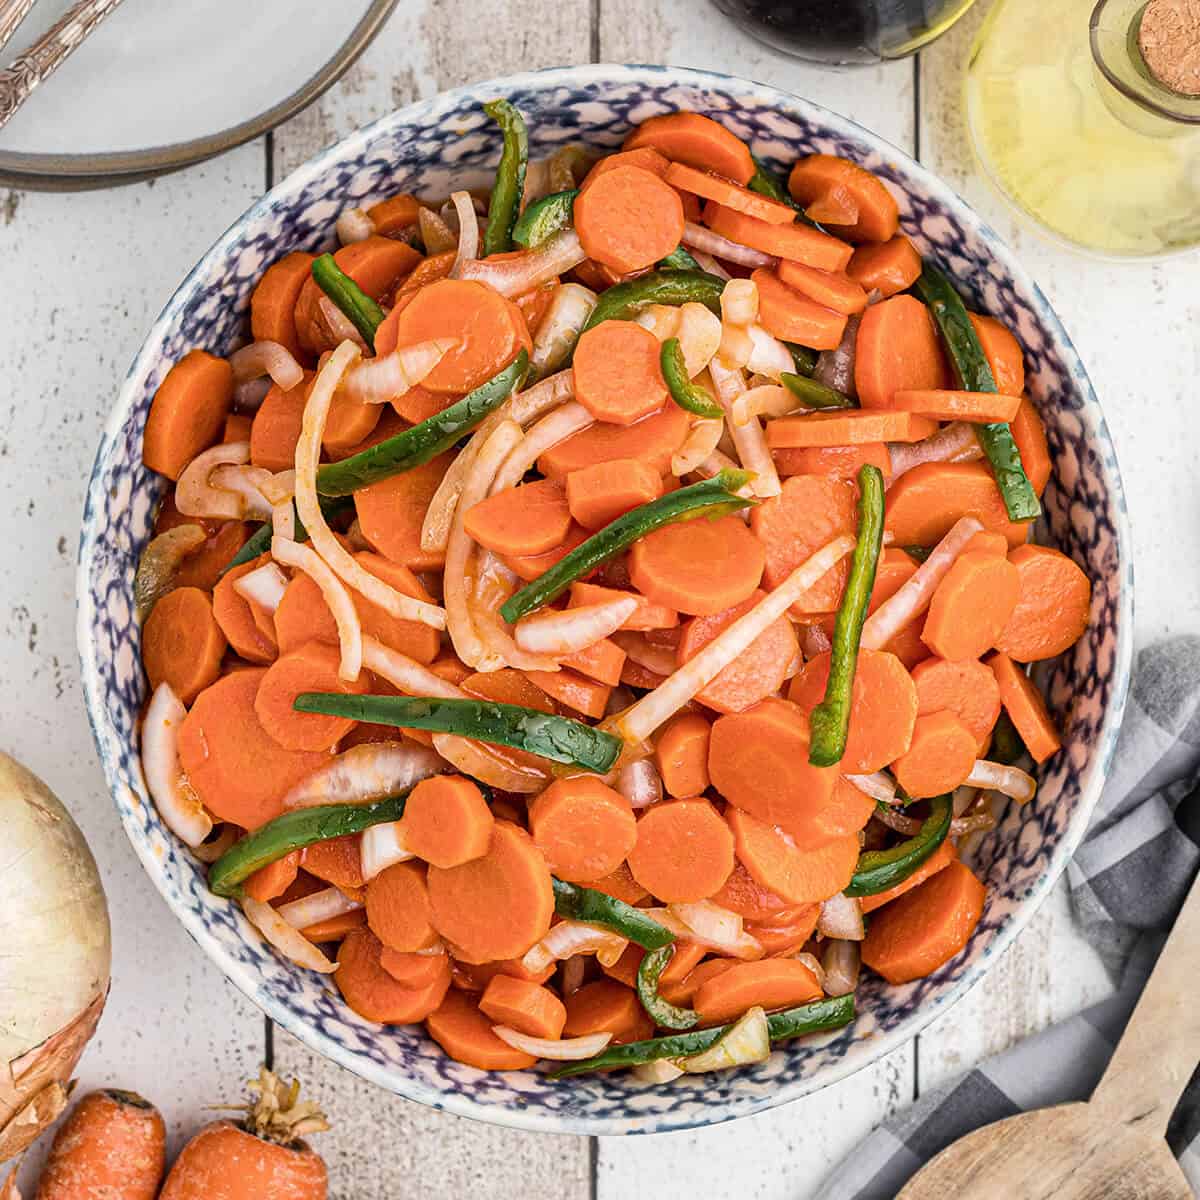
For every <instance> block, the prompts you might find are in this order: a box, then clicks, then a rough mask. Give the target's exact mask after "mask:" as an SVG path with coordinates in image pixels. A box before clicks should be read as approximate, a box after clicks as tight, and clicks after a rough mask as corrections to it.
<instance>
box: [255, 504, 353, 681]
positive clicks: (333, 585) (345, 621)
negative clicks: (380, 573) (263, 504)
mask: <svg viewBox="0 0 1200 1200" xmlns="http://www.w3.org/2000/svg"><path fill="white" fill-rule="evenodd" d="M309 528H310V529H311V526H310V527H309ZM271 557H272V558H273V559H275V561H276V562H280V563H283V565H284V566H285V567H293V568H295V570H297V571H303V572H304V574H305V575H307V576H308V577H309V578H310V579H311V580H312V581H313V583H315V584H316V585H317V587H319V588H320V589H321V595H322V596H323V597H324V599H325V603H326V605H327V606H328V607H329V611H330V612H331V613H332V614H333V621H334V624H335V625H336V626H337V631H338V646H339V647H340V649H341V656H342V657H341V663H340V665H339V666H338V676H339V677H340V678H342V679H346V680H355V679H357V678H358V676H359V673H360V672H361V671H362V662H363V647H362V637H363V633H362V622H361V621H360V620H359V617H358V609H356V608H355V607H354V601H353V600H352V599H351V598H350V593H349V592H348V591H347V590H346V588H345V585H344V584H343V583H342V581H341V580H340V579H339V578H338V577H337V576H336V575H335V574H334V573H333V572H332V571H331V570H330V569H329V567H328V566H327V565H326V564H325V562H324V560H323V559H322V558H321V556H320V555H319V554H318V553H317V552H316V551H315V550H314V549H313V548H312V547H311V546H309V545H307V544H306V543H304V542H289V541H288V540H287V539H286V538H272V539H271Z"/></svg>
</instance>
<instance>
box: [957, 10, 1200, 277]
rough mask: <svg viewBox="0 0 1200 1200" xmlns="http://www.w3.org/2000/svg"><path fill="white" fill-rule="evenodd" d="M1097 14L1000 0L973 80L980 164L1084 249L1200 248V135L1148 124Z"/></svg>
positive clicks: (1118, 252) (1172, 125)
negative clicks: (1095, 26) (1113, 60)
mask: <svg viewBox="0 0 1200 1200" xmlns="http://www.w3.org/2000/svg"><path fill="white" fill-rule="evenodd" d="M1093 4H1094V0H998V2H997V4H996V7H995V8H994V9H993V10H992V12H991V13H990V14H989V16H988V20H987V22H986V23H985V24H984V26H983V29H982V30H981V31H980V34H979V39H978V42H977V44H976V47H975V50H974V53H973V55H972V58H971V62H970V65H969V67H968V70H967V81H966V104H967V119H968V123H969V125H970V130H971V136H972V138H973V140H974V144H975V150H976V153H977V154H978V155H979V157H980V159H981V160H982V163H983V166H984V168H985V169H986V171H987V172H988V174H989V175H990V176H991V177H992V180H993V182H994V183H996V184H997V185H998V186H999V188H1000V189H1001V191H1003V192H1004V193H1006V194H1007V196H1008V197H1009V198H1010V199H1011V200H1012V201H1013V202H1014V203H1015V204H1017V205H1018V207H1020V208H1022V209H1024V210H1025V211H1026V212H1027V213H1028V214H1029V215H1031V216H1032V217H1034V218H1035V219H1036V220H1037V221H1039V222H1041V223H1042V224H1043V225H1045V226H1046V227H1047V228H1048V229H1050V230H1051V231H1052V232H1053V233H1055V234H1057V235H1058V236H1059V237H1060V238H1063V239H1065V240H1066V241H1068V242H1070V243H1072V244H1073V245H1075V246H1079V247H1082V248H1085V249H1088V250H1092V251H1095V252H1097V253H1099V254H1103V255H1110V256H1121V257H1125V256H1130V257H1148V256H1153V255H1160V254H1166V253H1170V252H1172V251H1176V250H1184V249H1187V248H1189V247H1192V246H1195V245H1197V244H1200V130H1198V129H1197V128H1196V127H1195V126H1189V125H1186V124H1183V123H1181V122H1175V121H1169V120H1166V119H1165V118H1161V117H1158V116H1153V115H1150V114H1146V113H1144V112H1143V111H1142V110H1140V109H1137V107H1136V106H1134V105H1132V104H1131V102H1129V101H1128V100H1126V99H1125V98H1124V97H1122V96H1121V95H1120V94H1119V93H1117V92H1116V90H1115V89H1114V88H1112V85H1111V84H1110V83H1109V82H1108V81H1107V80H1105V79H1104V77H1103V76H1102V75H1101V74H1100V72H1099V71H1098V69H1097V67H1096V65H1095V63H1094V61H1093V58H1092V52H1091V47H1090V45H1089V41H1088V18H1089V16H1090V14H1091V11H1092V7H1093ZM1114 110H1115V111H1116V112H1119V113H1121V114H1122V116H1123V117H1125V118H1126V119H1124V120H1123V119H1121V118H1120V117H1118V116H1117V115H1114Z"/></svg>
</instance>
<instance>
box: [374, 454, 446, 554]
mask: <svg viewBox="0 0 1200 1200" xmlns="http://www.w3.org/2000/svg"><path fill="white" fill-rule="evenodd" d="M452 457H453V456H452V455H450V454H442V455H439V456H438V457H437V458H435V459H432V460H430V461H429V462H427V463H423V464H422V465H421V466H419V467H413V469H412V470H411V471H404V472H402V473H401V474H399V475H393V476H392V477H391V478H390V479H383V480H381V481H380V482H379V483H373V484H371V486H370V487H365V488H362V489H361V490H359V491H357V492H355V493H354V507H355V510H356V511H357V513H358V522H359V525H360V526H361V528H362V532H363V537H365V538H366V539H367V541H368V542H370V543H371V545H372V547H374V549H376V550H378V551H379V553H380V554H382V555H383V556H384V557H385V558H390V559H391V560H392V562H397V563H401V564H403V565H404V566H406V567H410V568H411V569H412V570H414V571H428V570H430V569H434V568H438V567H441V566H442V564H443V563H444V562H445V560H446V555H445V552H444V551H441V550H425V549H423V548H422V546H421V525H422V524H423V523H424V520H425V514H426V512H427V511H428V509H429V502H430V501H431V500H432V499H433V494H434V492H436V491H437V489H438V484H440V483H441V482H442V476H443V475H445V473H446V469H447V468H448V467H449V466H450V462H451V459H452Z"/></svg>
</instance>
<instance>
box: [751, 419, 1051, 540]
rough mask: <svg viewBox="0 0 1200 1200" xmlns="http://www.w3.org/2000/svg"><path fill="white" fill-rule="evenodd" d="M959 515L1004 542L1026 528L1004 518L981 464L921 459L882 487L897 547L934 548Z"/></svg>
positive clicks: (1001, 503) (996, 491)
mask: <svg viewBox="0 0 1200 1200" xmlns="http://www.w3.org/2000/svg"><path fill="white" fill-rule="evenodd" d="M914 419H915V420H922V419H923V418H920V417H917V418H914ZM772 424H773V425H777V424H779V422H777V421H776V422H773V423H772ZM768 433H769V429H768ZM960 517H974V518H975V519H976V520H978V521H979V522H980V524H982V525H983V527H984V528H985V529H989V530H991V531H993V532H995V533H1002V534H1004V536H1005V537H1006V538H1007V539H1008V544H1009V545H1010V546H1019V545H1020V544H1021V543H1022V542H1023V541H1024V540H1025V538H1026V535H1027V534H1028V532H1029V522H1028V521H1010V520H1009V519H1008V510H1007V509H1006V508H1005V507H1004V498H1003V497H1002V496H1001V495H1000V489H999V488H998V487H997V486H996V479H995V476H994V475H993V474H992V471H991V468H990V467H989V466H987V464H986V463H978V462H965V463H922V464H921V465H920V466H919V467H913V468H912V470H911V471H907V472H905V474H904V475H902V476H901V477H900V478H899V479H897V480H896V482H895V483H893V484H892V486H891V487H890V488H889V489H888V495H887V511H886V521H885V527H886V528H887V529H888V530H890V531H891V533H892V535H893V536H894V537H895V539H896V541H897V542H899V543H900V544H901V545H902V546H935V545H937V543H938V542H940V541H941V540H942V538H944V537H945V536H946V534H947V533H949V532H950V528H951V526H953V525H954V523H955V522H956V521H957V520H958V519H959V518H960Z"/></svg>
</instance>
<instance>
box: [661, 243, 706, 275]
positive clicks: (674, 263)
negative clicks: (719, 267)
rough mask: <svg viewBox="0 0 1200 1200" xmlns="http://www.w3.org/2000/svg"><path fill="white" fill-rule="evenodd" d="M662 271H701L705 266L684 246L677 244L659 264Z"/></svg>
mask: <svg viewBox="0 0 1200 1200" xmlns="http://www.w3.org/2000/svg"><path fill="white" fill-rule="evenodd" d="M658 269H659V270H660V271H700V270H703V268H702V267H701V266H700V264H699V263H698V262H697V261H696V260H695V259H694V258H693V257H692V256H691V254H690V253H689V252H688V251H687V250H685V249H684V248H683V247H682V246H676V247H675V249H674V250H672V251H671V253H670V254H668V255H667V257H666V258H664V259H661V260H660V261H659V264H658Z"/></svg>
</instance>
